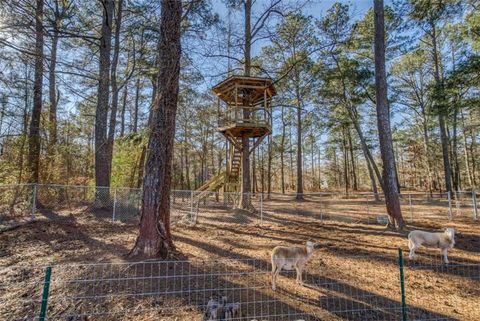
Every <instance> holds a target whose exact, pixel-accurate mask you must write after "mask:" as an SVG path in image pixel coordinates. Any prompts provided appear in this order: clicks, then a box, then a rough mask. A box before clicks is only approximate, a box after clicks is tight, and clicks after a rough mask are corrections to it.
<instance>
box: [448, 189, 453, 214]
mask: <svg viewBox="0 0 480 321" xmlns="http://www.w3.org/2000/svg"><path fill="white" fill-rule="evenodd" d="M447 196H448V219H449V220H450V221H451V220H452V218H453V213H452V192H450V191H448V192H447Z"/></svg>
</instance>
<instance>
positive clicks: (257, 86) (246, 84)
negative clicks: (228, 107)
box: [212, 76, 277, 104]
mask: <svg viewBox="0 0 480 321" xmlns="http://www.w3.org/2000/svg"><path fill="white" fill-rule="evenodd" d="M212 91H213V92H214V93H215V94H216V95H217V96H218V97H219V98H220V99H221V100H223V101H225V102H226V103H227V104H230V103H235V101H236V99H235V98H237V99H238V98H239V97H240V96H241V95H244V94H246V93H248V95H249V97H250V99H249V100H250V103H252V104H255V103H258V102H260V101H263V100H264V98H265V96H266V97H267V99H270V98H272V97H273V96H275V95H276V94H277V91H276V90H275V86H274V85H273V81H272V79H270V78H261V77H245V76H230V77H228V78H227V79H225V80H224V81H222V82H221V83H219V84H217V85H216V86H214V87H213V88H212ZM236 95H237V97H236Z"/></svg>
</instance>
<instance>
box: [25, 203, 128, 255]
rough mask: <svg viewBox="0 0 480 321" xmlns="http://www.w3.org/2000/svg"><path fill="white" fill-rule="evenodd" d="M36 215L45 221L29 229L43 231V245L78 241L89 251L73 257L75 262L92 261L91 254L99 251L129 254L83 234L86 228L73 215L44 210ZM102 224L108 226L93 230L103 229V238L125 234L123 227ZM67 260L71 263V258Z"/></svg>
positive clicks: (113, 224) (124, 250) (126, 249)
mask: <svg viewBox="0 0 480 321" xmlns="http://www.w3.org/2000/svg"><path fill="white" fill-rule="evenodd" d="M37 213H38V215H41V216H43V217H45V218H46V219H47V220H39V221H36V222H35V223H34V225H32V226H31V228H36V229H41V230H42V229H43V230H45V233H44V234H42V236H41V240H42V241H43V242H44V243H46V244H48V245H51V244H52V242H56V243H59V242H60V243H62V244H65V242H69V241H80V242H82V243H83V244H84V245H85V246H86V247H87V248H88V249H89V250H90V254H88V253H86V254H84V255H80V254H79V255H77V256H75V260H77V261H82V260H88V261H91V260H92V259H93V257H92V254H91V253H97V252H98V250H99V249H101V250H102V251H104V252H106V253H110V254H114V255H120V256H121V255H124V254H126V253H128V252H129V249H128V248H126V247H125V246H123V245H120V244H109V243H107V242H104V241H100V240H98V239H95V238H93V237H92V236H91V235H89V234H88V233H86V232H84V231H83V230H82V228H84V227H86V226H85V225H84V224H81V223H80V222H79V221H78V219H77V217H76V216H75V215H72V214H70V215H59V214H57V213H56V212H54V211H52V210H46V209H42V210H39V211H37ZM84 214H85V215H86V213H82V214H81V215H84ZM102 224H108V226H105V225H103V226H102V225H101V226H96V227H93V228H96V229H98V228H105V233H104V234H103V235H102V236H103V237H105V238H106V237H107V236H108V235H116V234H117V233H124V232H125V227H124V226H121V225H117V224H115V223H113V222H111V221H109V222H102ZM89 228H90V227H89ZM48 229H53V231H52V233H49V232H48ZM60 231H63V233H59V232H60ZM97 232H98V231H97ZM97 232H96V233H97ZM68 259H69V261H71V258H68Z"/></svg>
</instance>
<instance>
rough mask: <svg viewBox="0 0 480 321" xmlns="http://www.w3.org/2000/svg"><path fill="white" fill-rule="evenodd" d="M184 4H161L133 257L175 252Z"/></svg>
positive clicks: (163, 256) (168, 0)
mask: <svg viewBox="0 0 480 321" xmlns="http://www.w3.org/2000/svg"><path fill="white" fill-rule="evenodd" d="M181 20H182V1H170V0H162V1H161V19H160V45H159V61H161V64H160V65H159V67H158V68H159V70H158V85H159V86H158V89H157V98H156V102H155V105H154V108H153V110H152V123H151V132H150V138H149V142H148V155H147V159H146V166H145V177H144V181H143V198H142V212H141V218H140V234H139V236H138V238H137V241H136V243H135V247H134V248H133V250H132V252H131V255H134V256H136V255H145V256H147V257H162V258H166V257H167V256H168V254H169V252H170V251H171V250H172V249H173V242H172V236H171V232H170V185H171V179H172V177H171V168H172V156H173V142H174V135H175V116H176V112H177V100H178V90H179V74H180V56H181V41H180V38H181V28H180V25H181Z"/></svg>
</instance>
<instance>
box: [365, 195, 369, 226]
mask: <svg viewBox="0 0 480 321" xmlns="http://www.w3.org/2000/svg"><path fill="white" fill-rule="evenodd" d="M365 200H366V201H367V224H370V203H369V201H368V195H367V196H366V197H365Z"/></svg>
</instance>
